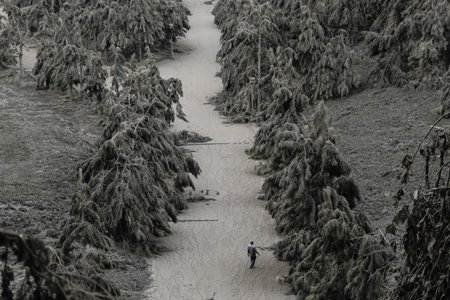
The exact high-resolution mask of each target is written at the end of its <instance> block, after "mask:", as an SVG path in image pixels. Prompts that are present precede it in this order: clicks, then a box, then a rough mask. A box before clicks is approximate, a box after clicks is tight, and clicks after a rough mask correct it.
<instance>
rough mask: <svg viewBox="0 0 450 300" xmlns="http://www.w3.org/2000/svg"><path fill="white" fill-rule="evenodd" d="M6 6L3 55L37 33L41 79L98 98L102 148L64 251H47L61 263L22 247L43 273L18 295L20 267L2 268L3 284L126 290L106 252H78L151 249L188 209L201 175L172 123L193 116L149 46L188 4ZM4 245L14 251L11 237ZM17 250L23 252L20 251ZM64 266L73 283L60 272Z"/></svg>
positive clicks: (172, 34)
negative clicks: (109, 268) (188, 196)
mask: <svg viewBox="0 0 450 300" xmlns="http://www.w3.org/2000/svg"><path fill="white" fill-rule="evenodd" d="M5 11H6V13H7V16H8V22H5V23H1V24H2V25H1V26H2V27H0V33H1V37H2V39H0V46H1V47H0V57H1V58H2V61H1V62H2V64H5V65H6V64H10V63H14V62H15V61H14V59H15V58H16V56H14V55H15V52H14V51H16V49H15V47H14V46H15V45H12V44H11V40H13V39H15V38H17V34H20V35H23V34H26V35H27V36H29V37H32V38H36V39H37V40H38V42H39V47H38V53H37V62H36V65H35V67H34V69H33V73H34V74H35V75H36V79H37V86H38V88H55V89H57V90H59V91H62V92H66V91H67V92H69V93H70V94H71V95H72V96H73V97H75V96H76V95H81V96H83V97H84V96H88V97H94V99H96V100H97V102H96V104H97V108H98V111H99V112H100V113H101V116H102V119H103V120H102V125H103V134H102V137H101V138H100V139H99V141H98V145H97V147H96V148H95V149H94V151H93V153H92V155H91V157H90V158H89V159H87V160H86V161H84V162H82V163H81V164H80V166H79V170H78V180H79V182H78V188H77V190H76V193H75V194H74V195H73V197H72V206H71V210H70V216H69V217H68V218H67V220H66V221H65V222H64V224H63V228H62V229H63V230H62V234H61V236H60V240H59V244H58V250H57V251H58V252H59V251H60V250H62V251H61V254H60V255H58V256H51V258H50V256H48V257H47V256H43V257H42V259H44V260H46V261H47V260H52V259H53V257H55V259H59V257H60V260H59V264H58V266H55V267H54V266H53V265H52V264H50V265H48V264H47V263H46V261H41V260H39V259H38V257H36V256H35V255H36V253H39V251H41V250H40V249H41V248H42V249H43V248H45V247H44V246H43V244H42V247H41V246H39V247H40V248H39V247H38V248H37V249H34V248H30V249H28V248H27V249H25V250H27V251H29V252H30V253H31V254H27V255H29V257H28V258H27V259H29V261H28V260H27V261H25V263H24V266H25V267H28V265H29V264H35V265H36V267H38V268H41V269H42V270H40V272H41V273H39V274H38V275H36V274H34V275H36V277H33V278H34V282H33V281H32V280H31V281H30V280H28V277H27V278H26V280H25V281H26V282H25V281H24V284H29V283H30V284H32V285H33V286H31V285H29V286H27V293H30V297H28V296H27V297H22V296H21V295H12V294H11V293H13V292H15V288H12V289H11V288H10V282H11V281H12V280H13V279H12V277H11V276H13V275H11V274H12V273H11V272H10V270H9V269H7V268H6V267H5V268H6V269H5V270H6V271H5V272H7V273H5V275H7V276H3V278H4V285H3V290H4V292H5V293H7V294H8V297H9V296H11V297H10V298H8V297H7V298H5V299H12V298H14V299H43V298H45V299H80V298H86V299H97V298H99V299H111V298H113V297H114V296H117V295H118V294H120V293H119V291H118V290H117V288H115V287H114V286H113V285H112V284H111V283H109V281H106V280H104V278H103V276H102V272H103V270H104V269H105V265H104V264H103V263H102V262H104V258H102V257H97V256H95V255H97V254H95V255H89V257H88V256H86V255H84V254H83V253H82V254H80V255H76V254H74V253H78V252H80V249H84V253H88V254H89V251H88V252H86V249H93V248H92V247H90V246H93V247H95V248H100V249H102V250H109V249H111V248H112V247H114V246H115V245H116V244H120V245H121V246H123V247H124V248H130V249H132V250H134V251H141V252H143V253H146V254H150V253H154V252H155V251H157V249H156V241H155V239H156V238H158V237H162V236H164V235H167V234H169V233H170V225H169V223H170V222H176V221H177V213H178V211H179V210H182V209H184V208H186V205H187V202H186V200H185V199H184V197H183V195H182V192H183V189H184V188H185V187H188V186H189V187H192V188H194V185H193V183H192V180H191V178H190V175H189V174H192V175H193V176H197V175H199V174H200V168H199V166H198V164H197V162H195V161H194V160H193V158H192V155H191V154H190V153H188V152H187V151H185V150H184V149H182V148H179V147H178V146H179V142H180V139H179V136H178V135H176V134H174V133H171V132H170V131H169V125H170V124H171V123H172V122H173V121H174V120H175V117H178V118H180V119H183V120H186V118H185V115H184V113H183V111H182V107H181V104H180V102H179V99H180V97H181V96H182V85H181V82H180V81H179V80H177V79H173V78H170V79H167V80H164V79H162V78H161V76H160V74H159V71H158V69H157V68H156V66H155V61H154V58H153V56H152V54H151V51H154V50H157V49H159V48H161V47H165V46H167V44H168V43H169V42H170V41H175V40H176V39H177V38H178V37H180V36H183V35H184V34H185V32H186V30H187V29H189V25H188V23H187V16H188V14H189V11H188V10H187V9H186V8H185V7H184V6H182V4H181V2H180V1H170V0H163V1H146V0H141V1H127V0H117V1H81V0H80V1H55V0H53V1H50V0H29V1H15V0H11V1H9V0H8V1H7V3H6V6H5ZM17 16H20V18H19V17H17ZM16 17H17V18H16ZM13 18H14V19H15V20H16V21H17V22H15V23H14V22H12V20H13ZM11 25H14V27H11ZM8 26H9V27H8ZM3 37H5V38H3ZM136 56H139V57H140V58H144V57H145V58H146V60H145V63H146V64H145V66H144V68H143V69H138V68H137V66H136V64H135V57H136ZM18 57H19V58H20V55H19V56H18ZM130 57H131V59H130ZM105 62H106V63H112V65H111V68H110V70H109V75H110V76H111V78H112V86H111V90H108V89H107V88H106V84H105V81H106V78H107V75H108V72H107V71H106V70H105V68H104V64H105ZM1 238H3V235H2V234H0V239H1ZM33 241H34V239H33ZM19 242H20V241H19ZM39 245H41V244H39ZM89 245H90V246H89ZM1 246H5V245H1ZM5 247H6V250H5V251H6V252H8V247H10V245H9V244H8V245H6V246H5ZM81 247H84V248H81ZM21 251H22V250H21ZM36 251H37V252H36ZM42 251H43V250H42ZM95 251H97V250H95ZM6 252H5V253H6ZM15 254H16V256H17V258H18V259H19V261H22V259H23V255H24V254H23V252H20V253H15ZM5 255H6V254H5ZM5 265H6V264H5ZM106 265H108V264H106ZM72 269H73V270H74V272H73V274H71V273H70V271H71V270H72ZM75 269H76V270H75ZM60 270H62V271H63V272H65V273H64V274H65V276H68V277H67V282H65V281H63V279H64V278H60V277H58V276H59V275H58V273H57V272H59V271H60ZM47 271H48V273H46V272H47ZM80 273H81V274H80ZM30 274H31V275H32V276H34V275H33V269H31V273H30ZM47 275H48V276H49V278H47V277H46V276H47ZM8 276H9V277H8ZM76 276H78V277H76ZM8 278H9V279H8ZM8 280H9V281H8ZM64 280H65V279H64ZM41 288H42V290H41ZM72 289H74V291H72ZM78 290H79V291H78ZM41 292H42V293H43V294H42V295H41V294H39V293H41ZM50 293H51V294H50ZM5 295H6V294H5ZM13 296H14V297H13ZM5 297H6V296H5ZM17 297H19V298H17ZM21 297H22V298H21ZM33 297H34V298H33ZM39 297H40V298H39Z"/></svg>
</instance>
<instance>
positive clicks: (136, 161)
mask: <svg viewBox="0 0 450 300" xmlns="http://www.w3.org/2000/svg"><path fill="white" fill-rule="evenodd" d="M116 68H117V69H123V68H122V67H120V63H118V65H117V66H116ZM181 94H182V91H181V83H180V82H179V81H178V80H176V79H168V80H164V79H162V78H161V77H160V75H159V71H158V69H157V68H156V66H155V65H154V63H153V61H152V59H151V56H150V55H149V62H148V65H147V68H146V69H145V71H141V72H137V71H136V72H132V73H131V74H128V75H127V76H126V78H125V79H124V80H123V85H122V86H121V89H120V90H117V91H116V93H111V94H110V95H109V97H108V98H107V100H106V101H105V102H104V103H102V110H103V112H104V115H105V121H104V130H103V135H102V139H101V140H100V141H99V147H98V149H97V150H96V151H95V153H94V154H93V156H92V157H91V158H90V159H88V160H87V161H85V162H84V163H83V164H82V165H81V167H80V175H79V179H80V182H81V189H80V191H79V192H78V193H77V194H76V195H75V197H74V198H73V206H72V210H71V217H70V218H69V219H68V221H67V222H66V224H65V227H64V232H63V235H62V237H61V245H62V247H63V249H70V245H71V244H72V243H73V241H82V242H83V243H87V244H91V245H94V246H97V247H100V248H109V246H110V245H111V240H110V238H111V239H113V240H116V241H119V242H122V241H123V242H125V245H128V246H130V247H132V248H133V249H134V248H136V249H137V248H139V250H142V251H144V252H145V253H152V252H154V250H155V249H154V241H153V239H154V238H155V237H161V236H164V235H166V234H168V233H170V225H169V222H170V221H173V222H176V220H177V217H176V215H177V212H178V210H181V209H184V208H185V207H186V202H185V200H184V199H183V197H182V194H181V192H182V191H183V188H184V187H186V186H191V187H193V183H192V181H191V179H190V177H189V175H188V173H191V174H193V175H194V176H197V175H198V174H199V173H200V168H199V166H198V164H197V163H196V162H195V161H194V160H193V159H192V157H191V156H190V155H189V154H188V153H186V152H184V151H183V150H182V149H181V148H178V147H177V146H176V141H177V140H176V136H175V135H174V134H172V133H170V132H169V129H168V125H169V124H170V123H171V122H172V121H174V118H175V112H174V111H173V109H172V105H176V106H177V114H178V117H181V118H184V114H183V112H182V110H181V105H180V103H179V97H180V96H181Z"/></svg>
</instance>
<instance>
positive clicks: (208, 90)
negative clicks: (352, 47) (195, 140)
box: [148, 0, 294, 300]
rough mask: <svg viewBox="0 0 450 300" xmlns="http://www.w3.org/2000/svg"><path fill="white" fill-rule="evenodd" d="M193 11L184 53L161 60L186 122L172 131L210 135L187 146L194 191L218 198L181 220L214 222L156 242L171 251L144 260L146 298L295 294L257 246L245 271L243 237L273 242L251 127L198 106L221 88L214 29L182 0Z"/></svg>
mask: <svg viewBox="0 0 450 300" xmlns="http://www.w3.org/2000/svg"><path fill="white" fill-rule="evenodd" d="M184 4H185V5H186V6H187V7H188V8H189V9H190V10H191V12H192V17H191V19H190V24H191V26H192V29H191V30H190V31H189V32H188V34H187V37H186V39H184V40H181V41H179V42H178V44H177V46H178V47H179V48H183V50H187V49H188V50H190V53H189V54H183V55H178V56H177V58H176V60H174V61H173V60H168V61H164V62H161V63H160V64H159V68H160V71H161V74H162V76H163V77H165V78H168V77H177V78H180V79H181V80H182V82H183V90H184V95H185V98H184V100H183V102H182V103H183V106H184V111H185V113H186V114H187V116H188V119H189V123H180V122H176V123H175V127H176V129H179V130H181V129H187V130H192V131H196V132H198V133H200V134H202V135H205V136H209V137H211V138H213V141H212V143H215V144H214V145H211V144H203V145H195V146H194V145H191V146H189V148H190V149H192V150H194V151H195V152H194V153H193V155H194V158H195V159H196V160H197V161H198V162H199V163H200V166H201V167H202V170H203V173H202V175H201V176H200V177H199V178H198V179H196V180H194V182H195V184H196V187H197V189H198V190H206V189H209V190H217V191H219V192H220V195H218V196H213V197H215V198H216V200H217V201H211V202H209V203H194V204H191V205H190V207H189V209H188V210H187V211H185V212H183V213H182V214H181V215H180V216H179V217H180V219H183V220H199V219H208V220H214V219H217V220H218V221H217V222H181V223H178V224H174V226H173V234H172V235H171V236H169V237H167V238H164V239H161V244H162V246H165V247H167V248H168V249H171V250H172V251H169V252H167V253H164V254H163V255H161V256H158V257H156V258H154V259H152V260H151V261H150V263H151V265H152V267H151V268H152V272H153V275H154V276H153V277H154V278H153V279H154V284H153V286H152V287H151V289H150V290H149V291H148V297H149V299H161V300H170V299H174V300H175V299H176V300H183V299H186V300H187V299H189V300H197V299H198V300H204V299H208V298H211V297H212V296H213V295H215V298H214V299H221V300H222V299H224V300H229V299H230V300H231V299H244V300H245V299H271V300H272V299H294V297H288V296H285V293H286V292H287V291H288V286H287V285H282V284H280V283H277V282H276V279H275V278H276V277H277V276H279V275H285V274H287V272H288V266H287V264H286V263H282V262H279V261H277V260H276V258H275V257H274V256H273V254H272V253H271V252H270V251H260V253H261V256H260V257H258V259H257V263H256V266H257V268H256V269H254V270H251V269H249V261H248V258H247V254H246V247H247V244H248V242H249V240H251V239H253V240H255V241H256V243H257V245H258V246H262V247H267V246H270V245H272V244H273V243H274V242H276V241H278V240H279V236H278V235H277V234H276V233H275V231H274V229H273V228H274V225H273V221H272V220H271V218H270V215H269V214H268V213H267V212H266V211H265V210H264V205H265V203H264V202H262V201H260V200H257V196H258V191H259V189H260V187H261V184H262V178H261V177H259V176H257V175H255V172H254V169H255V162H254V161H251V160H249V159H248V158H247V156H246V154H245V153H244V150H245V149H247V148H248V147H250V144H251V142H252V140H253V137H254V134H255V131H256V129H255V128H254V127H252V126H249V125H229V124H226V125H225V124H223V122H224V121H226V119H224V118H223V117H221V116H219V115H218V114H217V113H216V112H214V111H213V107H212V106H209V105H204V103H205V102H206V101H207V99H206V98H207V97H211V96H214V95H215V94H216V93H217V92H219V91H220V90H221V82H220V79H218V78H216V77H214V76H215V74H216V73H217V72H218V71H219V66H218V65H217V64H216V63H215V56H216V53H217V51H218V47H219V31H218V30H217V28H216V26H215V25H214V23H213V17H212V15H211V14H210V12H211V9H212V6H211V5H205V4H204V3H203V0H185V1H184Z"/></svg>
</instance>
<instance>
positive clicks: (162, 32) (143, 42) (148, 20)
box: [0, 0, 190, 101]
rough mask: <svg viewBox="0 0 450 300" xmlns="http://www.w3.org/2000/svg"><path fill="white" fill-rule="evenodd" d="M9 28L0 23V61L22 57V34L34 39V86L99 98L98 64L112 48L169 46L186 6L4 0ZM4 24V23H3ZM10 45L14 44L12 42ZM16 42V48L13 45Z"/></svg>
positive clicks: (136, 50) (182, 24)
mask: <svg viewBox="0 0 450 300" xmlns="http://www.w3.org/2000/svg"><path fill="white" fill-rule="evenodd" d="M5 12H6V14H7V16H8V20H7V21H8V22H6V24H7V28H8V30H7V31H6V30H3V29H1V28H0V62H1V64H2V65H6V64H10V63H14V56H13V54H14V52H12V50H15V48H16V47H17V48H18V50H19V51H18V58H19V61H20V62H21V55H22V54H21V53H22V47H23V36H24V35H26V36H28V37H31V38H35V39H36V41H37V43H38V53H37V61H36V65H35V67H34V69H33V73H34V75H36V77H37V87H38V88H39V89H40V88H50V87H52V88H55V89H57V90H60V91H62V92H66V91H69V92H70V93H71V94H72V95H73V93H74V92H81V93H82V94H83V95H90V96H94V97H95V98H96V99H97V100H99V101H100V100H101V99H102V97H103V96H104V83H105V77H106V76H105V73H104V71H103V70H102V68H101V67H102V65H103V64H105V63H109V62H111V58H113V59H112V60H114V53H116V52H117V51H118V50H120V52H121V53H123V54H124V55H126V56H127V57H130V56H138V57H139V59H142V58H143V54H144V53H145V51H146V49H147V48H149V49H151V50H152V51H157V50H159V49H161V48H164V47H167V46H168V45H169V44H170V43H171V42H174V41H176V39H177V38H179V37H181V36H184V34H185V32H186V31H187V30H188V29H189V24H188V19H187V17H188V15H189V14H190V12H189V10H188V9H187V8H185V7H184V6H183V5H182V4H181V2H180V1H178V0H164V1H147V0H140V1H130V0H114V1H82V0H77V1H64V0H61V1H49V0H30V1H19V0H8V1H6V3H5ZM1 26H5V25H3V24H2V25H1ZM12 46H13V47H12ZM14 46H15V47H14Z"/></svg>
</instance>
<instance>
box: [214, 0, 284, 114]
mask: <svg viewBox="0 0 450 300" xmlns="http://www.w3.org/2000/svg"><path fill="white" fill-rule="evenodd" d="M224 5H225V7H227V6H228V4H226V3H224ZM239 5H240V10H239V12H238V16H236V19H234V20H230V21H229V23H228V24H224V26H223V27H222V28H221V29H222V33H223V34H222V37H221V49H220V51H219V52H218V54H217V61H218V62H219V63H220V64H221V65H222V69H221V71H220V72H219V73H218V76H220V77H221V79H222V83H223V86H224V90H223V92H222V93H220V94H219V95H218V96H217V97H216V99H214V101H213V102H215V103H216V104H217V106H218V109H219V110H220V111H222V112H223V113H224V114H226V115H233V120H235V121H248V120H249V118H251V116H252V114H255V113H258V112H259V111H260V110H261V107H264V106H267V105H268V104H267V103H266V102H267V101H268V100H267V98H268V97H269V96H270V94H269V95H268V94H265V93H264V90H263V86H264V84H263V82H262V80H263V78H264V77H265V76H266V75H267V72H268V70H269V68H270V64H269V62H268V59H267V57H268V53H269V51H271V49H275V48H276V47H277V45H279V44H280V35H281V34H280V32H279V30H278V27H277V25H276V23H275V15H274V14H273V9H272V7H271V6H270V5H269V4H268V3H264V4H259V2H258V3H257V4H253V2H251V1H241V2H239ZM225 7H224V8H225ZM217 14H219V16H220V14H221V12H220V11H217ZM217 22H219V21H217Z"/></svg>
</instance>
